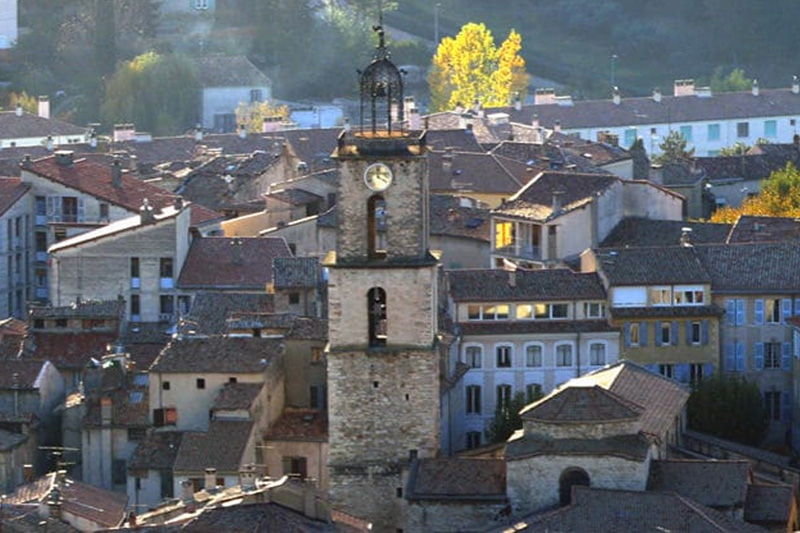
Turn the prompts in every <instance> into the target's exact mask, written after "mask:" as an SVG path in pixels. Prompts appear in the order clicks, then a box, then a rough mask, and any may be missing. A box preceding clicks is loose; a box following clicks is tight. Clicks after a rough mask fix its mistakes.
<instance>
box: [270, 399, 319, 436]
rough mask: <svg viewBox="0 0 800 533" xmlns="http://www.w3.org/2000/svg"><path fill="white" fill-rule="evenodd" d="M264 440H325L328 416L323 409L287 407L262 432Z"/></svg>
mask: <svg viewBox="0 0 800 533" xmlns="http://www.w3.org/2000/svg"><path fill="white" fill-rule="evenodd" d="M264 438H265V439H266V440H298V441H317V442H327V440H328V416H327V413H326V412H325V411H318V410H316V409H298V408H290V407H287V408H286V409H284V411H283V414H282V415H281V417H280V418H279V419H278V420H277V421H276V422H275V423H274V424H273V425H272V426H270V428H269V430H268V431H267V432H266V433H265V434H264Z"/></svg>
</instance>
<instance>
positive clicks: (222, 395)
mask: <svg viewBox="0 0 800 533" xmlns="http://www.w3.org/2000/svg"><path fill="white" fill-rule="evenodd" d="M263 388H264V384H263V383H225V385H223V386H222V389H221V390H220V391H219V394H217V397H216V398H214V403H212V404H211V409H212V410H214V411H218V410H222V411H226V410H227V411H231V410H239V409H244V410H247V409H250V407H252V405H253V401H254V400H255V399H256V398H257V397H258V394H259V393H260V392H261V390H262V389H263Z"/></svg>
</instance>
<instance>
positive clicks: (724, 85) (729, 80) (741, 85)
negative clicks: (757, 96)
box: [711, 67, 753, 93]
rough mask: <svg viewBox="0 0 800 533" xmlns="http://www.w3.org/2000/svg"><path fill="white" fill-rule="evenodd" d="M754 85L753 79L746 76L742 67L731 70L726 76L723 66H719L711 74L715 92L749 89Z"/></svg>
mask: <svg viewBox="0 0 800 533" xmlns="http://www.w3.org/2000/svg"><path fill="white" fill-rule="evenodd" d="M752 86H753V80H751V79H750V78H746V77H745V75H744V70H742V69H740V68H735V69H733V70H731V71H730V72H729V73H728V75H727V76H726V75H725V74H724V71H723V70H722V67H717V69H716V70H715V71H714V75H713V76H711V90H712V91H713V92H715V93H728V92H735V91H748V90H750V88H751V87H752Z"/></svg>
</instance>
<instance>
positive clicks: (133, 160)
mask: <svg viewBox="0 0 800 533" xmlns="http://www.w3.org/2000/svg"><path fill="white" fill-rule="evenodd" d="M128 170H130V171H131V172H138V171H139V156H138V155H136V154H131V155H130V156H129V159H128Z"/></svg>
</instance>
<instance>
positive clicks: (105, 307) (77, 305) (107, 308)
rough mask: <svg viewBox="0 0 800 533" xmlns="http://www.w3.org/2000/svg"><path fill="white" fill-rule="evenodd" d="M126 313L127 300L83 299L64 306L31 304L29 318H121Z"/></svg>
mask: <svg viewBox="0 0 800 533" xmlns="http://www.w3.org/2000/svg"><path fill="white" fill-rule="evenodd" d="M124 313H125V301H124V300H122V299H120V298H115V299H113V300H81V301H79V302H73V303H72V304H70V305H63V306H31V307H30V308H29V309H28V318H29V319H36V318H116V319H121V318H122V316H123V314H124Z"/></svg>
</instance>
